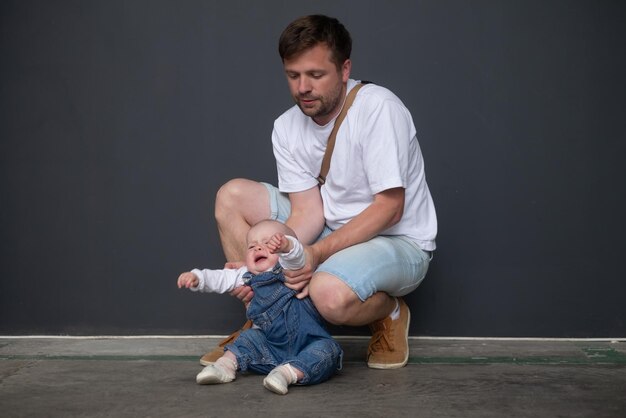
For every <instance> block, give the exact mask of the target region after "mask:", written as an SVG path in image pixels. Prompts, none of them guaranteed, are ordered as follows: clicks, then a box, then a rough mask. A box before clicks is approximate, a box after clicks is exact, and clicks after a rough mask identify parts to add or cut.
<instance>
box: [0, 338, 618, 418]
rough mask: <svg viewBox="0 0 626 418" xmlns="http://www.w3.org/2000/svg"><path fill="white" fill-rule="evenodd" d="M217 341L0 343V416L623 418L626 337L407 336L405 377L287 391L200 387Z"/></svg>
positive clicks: (373, 376)
mask: <svg viewBox="0 0 626 418" xmlns="http://www.w3.org/2000/svg"><path fill="white" fill-rule="evenodd" d="M218 341H219V340H218V339H214V338H130V339H113V338H87V339H75V338H8V337H5V338H3V337H0V416H1V417H76V416H81V417H100V416H102V417H213V416H214V417H275V416H298V417H336V416H341V417H400V416H402V417H405V416H411V417H464V418H467V417H498V418H502V417H594V418H600V417H620V418H624V417H626V341H621V342H609V341H606V342H604V341H526V340H525V341H506V340H447V339H411V358H410V363H409V365H408V366H407V367H405V368H403V369H400V370H388V371H380V370H370V369H368V368H367V367H366V366H365V363H364V362H363V357H364V354H365V350H366V347H367V339H363V338H358V337H350V338H339V342H340V343H341V344H342V346H343V347H344V350H345V352H346V356H345V362H344V369H343V371H342V372H341V373H340V374H339V375H337V376H336V377H334V378H333V379H331V380H330V381H328V382H326V383H324V384H321V385H317V386H309V387H291V388H290V391H289V394H287V395H286V396H280V395H276V394H274V393H271V392H269V391H268V390H266V389H265V388H263V386H262V377H261V376H258V375H240V376H238V378H237V380H236V381H234V382H232V383H229V384H224V385H218V386H199V385H196V383H195V375H196V374H197V373H198V372H199V371H200V370H201V366H200V365H199V364H198V356H199V355H201V354H202V353H204V352H205V351H206V350H207V349H210V348H212V347H214V346H215V345H216V344H217V342H218Z"/></svg>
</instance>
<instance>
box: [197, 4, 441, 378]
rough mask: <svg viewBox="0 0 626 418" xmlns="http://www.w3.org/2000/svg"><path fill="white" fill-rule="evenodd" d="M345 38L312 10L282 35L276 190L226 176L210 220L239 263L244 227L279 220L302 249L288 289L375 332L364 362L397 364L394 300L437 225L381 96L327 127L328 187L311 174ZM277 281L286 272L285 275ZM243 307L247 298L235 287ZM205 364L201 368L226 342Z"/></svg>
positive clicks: (399, 338) (399, 349)
mask: <svg viewBox="0 0 626 418" xmlns="http://www.w3.org/2000/svg"><path fill="white" fill-rule="evenodd" d="M351 48H352V41H351V38H350V34H349V33H348V31H347V30H346V29H345V28H344V26H343V25H342V24H341V23H340V22H339V21H338V20H336V19H333V18H329V17H326V16H320V15H313V16H306V17H302V18H299V19H297V20H295V21H294V22H292V23H291V24H290V25H289V26H288V27H287V28H286V29H285V30H284V31H283V33H282V35H281V37H280V41H279V53H280V56H281V58H282V61H283V67H284V70H285V75H286V77H287V83H288V85H289V90H290V92H291V95H292V96H293V98H294V100H295V102H296V106H294V107H292V108H291V109H289V110H287V111H286V112H285V113H284V114H283V115H281V116H280V117H279V118H278V119H277V120H276V121H275V124H274V131H273V133H272V143H273V148H274V155H275V158H276V162H277V168H278V189H276V188H275V187H274V186H271V185H267V184H264V183H258V182H254V181H251V180H245V179H235V180H231V181H230V182H228V183H226V184H225V185H224V186H222V188H221V189H220V190H219V191H218V194H217V199H216V206H215V217H216V220H217V224H218V230H219V233H220V239H221V242H222V245H223V248H224V252H225V255H226V258H227V260H228V261H237V260H242V259H243V255H244V253H245V244H244V243H245V236H246V232H247V231H248V229H249V228H250V225H253V224H255V223H256V222H258V221H260V220H261V219H265V218H273V219H278V220H280V221H283V222H285V223H286V224H287V225H289V226H290V227H291V228H292V229H293V230H294V231H295V232H296V234H297V236H298V238H299V239H300V240H301V241H302V242H303V243H306V244H309V245H307V246H306V247H305V253H306V259H307V263H306V265H305V267H304V268H302V269H301V270H297V271H292V272H289V274H288V286H290V287H291V288H293V289H296V290H299V291H300V294H299V297H305V296H310V297H311V299H312V301H313V303H314V304H315V307H316V308H317V309H318V311H319V312H320V313H321V315H322V316H323V317H324V318H325V319H326V320H327V321H329V322H330V323H333V324H341V325H351V326H361V325H366V324H369V325H370V328H371V330H372V332H373V335H372V340H371V341H370V345H369V348H368V354H367V363H368V366H369V367H372V368H379V369H390V368H399V367H403V366H404V365H405V364H406V363H407V360H408V355H409V353H408V327H409V321H410V313H409V309H408V307H407V305H406V304H405V303H404V302H403V300H402V299H401V298H400V297H401V296H404V295H406V294H408V293H409V292H411V291H413V290H414V289H415V288H417V286H418V285H419V284H420V283H421V281H422V279H423V278H424V276H425V275H426V271H427V270H428V265H429V262H430V259H431V252H432V251H433V250H434V249H435V236H436V232H437V220H436V215H435V209H434V205H433V202H432V198H431V195H430V192H429V190H428V186H427V184H426V179H425V174H424V164H423V159H422V155H421V151H420V148H419V144H418V142H417V138H416V132H415V127H414V125H413V121H412V118H411V115H410V113H409V111H408V110H407V109H406V107H404V105H403V104H402V102H401V101H400V100H399V99H398V98H397V97H396V96H395V95H394V94H393V93H391V92H390V91H389V90H387V89H385V88H383V87H380V86H377V85H374V84H367V85H364V86H362V88H361V89H360V90H359V91H358V94H357V95H356V97H355V99H354V103H353V104H352V106H351V107H350V108H349V111H348V113H347V116H346V117H345V119H344V120H343V122H342V123H341V125H340V128H339V131H338V132H337V137H336V145H335V148H334V151H333V154H332V159H331V164H330V170H329V171H328V174H327V176H326V182H325V183H323V184H322V185H321V186H320V185H318V180H317V177H318V175H319V174H320V166H321V163H322V159H323V157H324V152H325V149H326V144H327V141H328V138H329V135H330V133H331V130H332V128H333V126H334V122H335V119H336V117H337V115H338V114H339V113H340V111H341V110H342V107H343V105H344V100H345V99H346V96H347V94H348V92H349V91H350V90H352V88H354V87H355V86H356V85H357V84H358V83H357V82H356V81H354V80H351V79H350V71H351V66H352V63H351V61H350V53H351ZM286 275H287V274H286ZM233 295H234V296H236V297H238V298H239V299H241V300H242V301H243V302H244V303H245V302H247V301H249V300H250V299H251V298H252V297H253V295H252V293H251V292H250V289H248V288H243V287H242V288H239V289H237V290H235V291H234V292H233ZM236 335H237V334H233V336H231V337H230V338H229V339H227V340H225V341H224V342H223V343H222V344H221V345H220V347H218V349H217V350H216V352H214V353H209V354H207V355H205V356H204V357H203V359H202V360H201V362H202V363H203V364H208V363H210V362H211V361H214V360H215V359H216V358H218V357H219V356H221V355H222V353H223V352H222V350H223V349H222V348H221V347H223V345H224V344H226V343H227V342H229V341H230V340H232V339H234V338H236Z"/></svg>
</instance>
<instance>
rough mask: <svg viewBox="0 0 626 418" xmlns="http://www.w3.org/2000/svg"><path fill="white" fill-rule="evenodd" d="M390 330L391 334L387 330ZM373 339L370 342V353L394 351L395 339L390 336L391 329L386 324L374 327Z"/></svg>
mask: <svg viewBox="0 0 626 418" xmlns="http://www.w3.org/2000/svg"><path fill="white" fill-rule="evenodd" d="M388 328H389V332H385V331H387V329H388ZM372 331H373V334H372V339H371V342H370V347H369V348H370V352H379V351H393V349H394V346H393V338H392V337H391V336H390V335H389V334H391V329H390V327H388V326H387V325H386V324H385V323H384V322H382V321H381V322H380V323H377V324H375V325H373V326H372Z"/></svg>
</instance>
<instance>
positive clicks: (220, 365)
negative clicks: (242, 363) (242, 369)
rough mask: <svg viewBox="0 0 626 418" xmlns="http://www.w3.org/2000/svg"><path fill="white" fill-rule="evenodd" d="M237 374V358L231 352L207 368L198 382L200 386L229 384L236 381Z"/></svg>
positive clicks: (197, 377) (198, 378)
mask: <svg viewBox="0 0 626 418" xmlns="http://www.w3.org/2000/svg"><path fill="white" fill-rule="evenodd" d="M236 372H237V358H236V357H235V355H234V354H233V353H231V352H230V351H226V352H225V353H224V355H223V356H222V357H220V358H218V359H217V360H216V361H215V363H213V364H209V365H208V366H206V367H205V368H204V369H203V370H202V371H201V372H200V373H198V376H196V382H197V383H198V384H199V385H213V384H216V383H228V382H232V381H233V380H235V374H236Z"/></svg>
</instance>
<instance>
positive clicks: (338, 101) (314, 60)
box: [283, 44, 351, 125]
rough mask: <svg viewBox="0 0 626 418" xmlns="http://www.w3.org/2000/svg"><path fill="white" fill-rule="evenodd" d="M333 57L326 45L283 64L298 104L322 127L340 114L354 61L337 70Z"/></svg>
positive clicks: (320, 45) (314, 48)
mask: <svg viewBox="0 0 626 418" xmlns="http://www.w3.org/2000/svg"><path fill="white" fill-rule="evenodd" d="M331 56H332V52H331V50H330V49H329V48H328V47H327V46H326V45H325V44H318V45H316V46H314V47H313V48H311V49H308V50H306V51H304V52H303V53H301V54H300V55H298V56H296V57H294V58H291V59H286V60H285V61H284V64H283V65H284V68H285V74H286V75H287V82H288V83H289V90H290V92H291V95H292V96H293V98H294V100H295V101H296V104H297V105H298V107H300V110H302V112H303V113H304V114H305V115H307V116H310V117H311V118H313V120H314V121H315V122H316V123H317V124H318V125H326V124H327V123H328V122H330V120H332V118H333V117H335V116H336V115H337V114H338V113H339V110H340V109H341V106H342V104H343V99H344V97H345V94H346V92H345V89H346V83H347V82H348V78H349V77H350V68H351V62H350V60H346V62H344V63H343V65H342V67H341V69H340V70H337V66H336V65H335V63H334V62H332V61H331Z"/></svg>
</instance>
